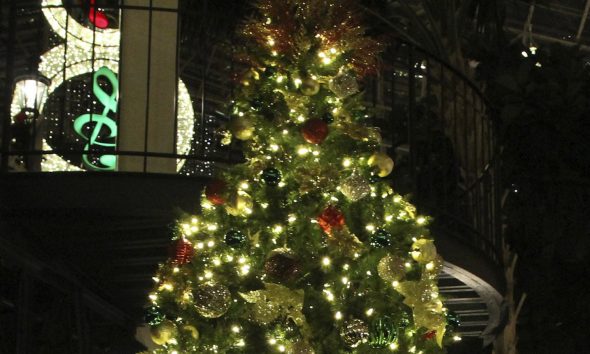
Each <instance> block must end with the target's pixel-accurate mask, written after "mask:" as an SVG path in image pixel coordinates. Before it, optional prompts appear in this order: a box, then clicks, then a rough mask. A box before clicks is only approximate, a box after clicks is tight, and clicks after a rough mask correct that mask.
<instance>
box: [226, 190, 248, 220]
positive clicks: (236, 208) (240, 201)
mask: <svg viewBox="0 0 590 354" xmlns="http://www.w3.org/2000/svg"><path fill="white" fill-rule="evenodd" d="M253 205H254V202H253V201H252V197H250V195H249V194H248V193H246V192H244V191H238V192H237V193H234V194H233V195H232V197H231V198H230V200H229V203H228V204H227V205H226V206H225V210H226V211H227V213H228V214H230V215H233V216H243V215H248V214H251V213H252V207H253Z"/></svg>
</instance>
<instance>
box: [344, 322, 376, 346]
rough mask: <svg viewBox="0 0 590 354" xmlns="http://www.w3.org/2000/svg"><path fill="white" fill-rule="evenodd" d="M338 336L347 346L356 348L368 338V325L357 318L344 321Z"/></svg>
mask: <svg viewBox="0 0 590 354" xmlns="http://www.w3.org/2000/svg"><path fill="white" fill-rule="evenodd" d="M340 336H341V337H342V340H344V343H346V345H347V346H349V347H351V348H356V347H358V346H359V344H361V343H366V342H367V341H368V340H369V326H368V325H367V324H366V323H365V322H364V321H362V320H359V319H353V320H350V321H346V322H345V323H344V326H343V327H342V329H341V330H340Z"/></svg>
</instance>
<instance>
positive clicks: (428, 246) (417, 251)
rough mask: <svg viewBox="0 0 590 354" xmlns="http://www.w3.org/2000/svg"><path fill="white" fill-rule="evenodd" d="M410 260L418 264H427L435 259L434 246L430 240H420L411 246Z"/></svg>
mask: <svg viewBox="0 0 590 354" xmlns="http://www.w3.org/2000/svg"><path fill="white" fill-rule="evenodd" d="M412 258H414V260H415V261H416V262H418V263H428V262H432V261H434V260H435V259H436V246H435V245H434V242H432V240H427V239H425V238H421V239H419V240H417V241H416V242H414V244H412Z"/></svg>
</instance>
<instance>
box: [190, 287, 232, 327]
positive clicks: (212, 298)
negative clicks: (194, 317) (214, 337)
mask: <svg viewBox="0 0 590 354" xmlns="http://www.w3.org/2000/svg"><path fill="white" fill-rule="evenodd" d="M193 297H194V299H195V309H196V310H197V312H198V313H199V315H201V316H203V317H205V318H219V317H221V316H223V315H224V314H225V313H226V312H227V310H229V307H230V305H231V292H230V291H229V289H228V288H227V287H226V286H224V285H222V284H217V283H213V282H211V283H205V284H201V285H199V286H198V287H197V288H196V289H195V290H194V291H193Z"/></svg>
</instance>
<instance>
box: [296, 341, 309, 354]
mask: <svg viewBox="0 0 590 354" xmlns="http://www.w3.org/2000/svg"><path fill="white" fill-rule="evenodd" d="M291 352H292V353H293V354H315V351H314V350H313V348H312V347H311V345H309V344H308V343H307V342H304V341H299V342H296V343H295V344H293V348H292V350H291Z"/></svg>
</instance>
